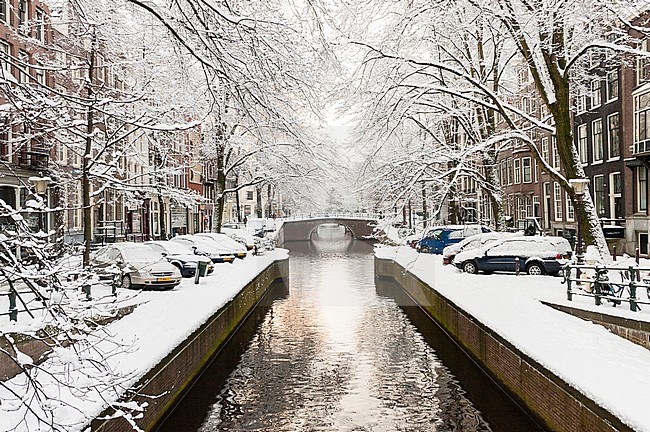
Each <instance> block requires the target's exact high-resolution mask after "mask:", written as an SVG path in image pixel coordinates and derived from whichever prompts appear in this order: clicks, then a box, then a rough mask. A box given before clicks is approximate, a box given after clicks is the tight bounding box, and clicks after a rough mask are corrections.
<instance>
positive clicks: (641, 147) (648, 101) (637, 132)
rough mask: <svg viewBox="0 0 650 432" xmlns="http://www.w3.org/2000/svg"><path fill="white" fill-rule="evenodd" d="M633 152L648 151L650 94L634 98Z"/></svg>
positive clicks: (649, 138)
mask: <svg viewBox="0 0 650 432" xmlns="http://www.w3.org/2000/svg"><path fill="white" fill-rule="evenodd" d="M634 151H635V153H643V152H647V151H650V92H648V93H645V94H642V95H639V96H636V97H635V98H634Z"/></svg>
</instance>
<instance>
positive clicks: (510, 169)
mask: <svg viewBox="0 0 650 432" xmlns="http://www.w3.org/2000/svg"><path fill="white" fill-rule="evenodd" d="M506 163H507V164H508V184H509V185H510V184H512V158H509V159H508V160H507V161H506Z"/></svg>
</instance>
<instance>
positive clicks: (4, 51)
mask: <svg viewBox="0 0 650 432" xmlns="http://www.w3.org/2000/svg"><path fill="white" fill-rule="evenodd" d="M0 56H2V57H1V58H0V62H2V74H3V76H5V77H7V78H8V77H9V75H11V64H10V63H9V59H10V58H11V46H10V45H9V44H8V43H7V42H5V41H0Z"/></svg>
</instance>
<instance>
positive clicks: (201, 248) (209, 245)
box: [170, 234, 235, 263]
mask: <svg viewBox="0 0 650 432" xmlns="http://www.w3.org/2000/svg"><path fill="white" fill-rule="evenodd" d="M170 241H173V242H177V243H181V244H184V245H185V246H187V247H189V248H190V249H192V250H193V251H194V252H195V253H197V254H199V255H205V256H207V257H209V258H210V259H211V260H212V262H213V263H231V262H233V261H234V260H235V256H234V255H233V254H232V253H231V251H230V250H228V249H227V248H223V247H221V246H219V245H218V244H217V243H216V242H214V241H212V240H210V239H209V238H205V237H199V236H196V235H189V234H184V235H179V236H176V237H172V239H171V240H170Z"/></svg>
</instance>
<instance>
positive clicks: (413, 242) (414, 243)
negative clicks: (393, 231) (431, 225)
mask: <svg viewBox="0 0 650 432" xmlns="http://www.w3.org/2000/svg"><path fill="white" fill-rule="evenodd" d="M421 239H422V234H411V235H410V236H406V237H404V243H406V244H407V245H408V246H410V247H412V248H413V249H415V248H417V247H418V242H419V241H420V240H421Z"/></svg>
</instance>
